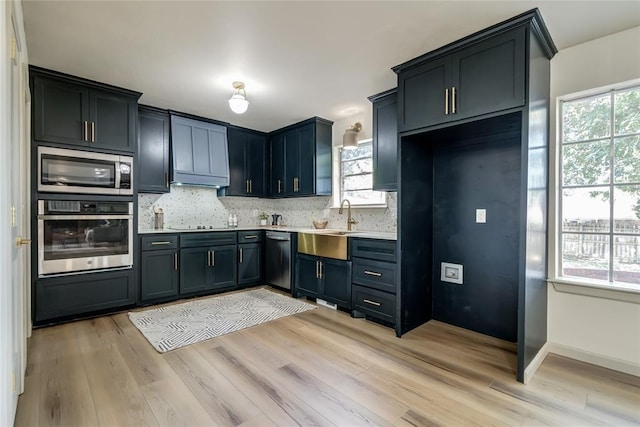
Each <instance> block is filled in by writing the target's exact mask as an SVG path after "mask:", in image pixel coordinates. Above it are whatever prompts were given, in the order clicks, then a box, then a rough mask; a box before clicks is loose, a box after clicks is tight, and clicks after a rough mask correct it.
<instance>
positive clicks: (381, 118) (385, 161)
mask: <svg viewBox="0 0 640 427" xmlns="http://www.w3.org/2000/svg"><path fill="white" fill-rule="evenodd" d="M373 189H374V190H377V191H398V97H397V93H395V92H394V93H391V94H389V95H388V96H386V97H385V98H382V99H380V100H377V101H375V102H374V103H373Z"/></svg>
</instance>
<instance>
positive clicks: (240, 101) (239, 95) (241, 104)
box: [229, 82, 249, 114]
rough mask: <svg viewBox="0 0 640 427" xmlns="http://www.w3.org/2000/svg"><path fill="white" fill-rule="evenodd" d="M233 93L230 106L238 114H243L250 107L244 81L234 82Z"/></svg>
mask: <svg viewBox="0 0 640 427" xmlns="http://www.w3.org/2000/svg"><path fill="white" fill-rule="evenodd" d="M233 89H234V91H233V95H231V98H229V108H231V111H233V112H234V113H236V114H242V113H244V112H245V111H247V108H249V101H247V92H245V91H244V83H242V82H233Z"/></svg>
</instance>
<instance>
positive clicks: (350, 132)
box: [342, 122, 362, 150]
mask: <svg viewBox="0 0 640 427" xmlns="http://www.w3.org/2000/svg"><path fill="white" fill-rule="evenodd" d="M361 130H362V125H361V124H360V122H356V123H354V124H353V125H351V126H349V129H347V130H345V131H344V135H342V148H343V149H345V150H354V149H356V148H358V132H360V131H361Z"/></svg>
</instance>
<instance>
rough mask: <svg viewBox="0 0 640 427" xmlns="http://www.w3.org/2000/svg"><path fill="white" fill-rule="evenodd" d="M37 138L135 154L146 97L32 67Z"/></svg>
mask: <svg viewBox="0 0 640 427" xmlns="http://www.w3.org/2000/svg"><path fill="white" fill-rule="evenodd" d="M30 73H31V90H32V95H33V111H32V113H33V115H32V117H33V139H34V140H35V141H37V142H49V143H56V144H71V145H75V146H80V147H82V148H86V149H89V150H91V149H96V150H98V149H99V150H105V151H111V150H113V151H124V152H133V151H134V150H135V143H136V140H137V138H136V123H137V114H138V104H137V103H138V98H139V97H140V95H141V94H140V93H138V92H134V91H130V90H126V89H121V88H116V87H113V86H109V85H105V84H101V83H97V82H92V81H89V80H85V79H81V78H78V77H73V76H69V75H66V74H61V73H57V72H54V71H50V70H45V69H42V68H39V67H34V66H31V67H30Z"/></svg>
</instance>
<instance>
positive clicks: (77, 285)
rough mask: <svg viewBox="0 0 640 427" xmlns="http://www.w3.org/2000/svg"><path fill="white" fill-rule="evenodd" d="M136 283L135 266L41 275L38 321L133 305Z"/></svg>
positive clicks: (68, 317)
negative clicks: (84, 272) (123, 268)
mask: <svg viewBox="0 0 640 427" xmlns="http://www.w3.org/2000/svg"><path fill="white" fill-rule="evenodd" d="M136 284H137V280H135V279H134V273H133V270H132V269H127V270H117V271H111V272H100V273H86V274H74V275H70V276H61V277H50V278H41V279H37V280H36V282H35V301H36V304H35V319H34V323H35V324H37V325H38V324H40V325H41V324H44V323H47V322H49V321H51V320H56V319H70V318H76V317H83V316H87V315H89V314H91V313H98V312H104V311H107V310H114V309H117V308H123V307H130V306H133V305H134V304H135V299H136Z"/></svg>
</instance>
